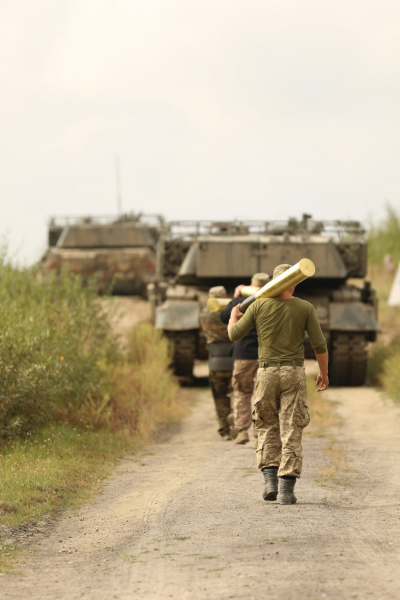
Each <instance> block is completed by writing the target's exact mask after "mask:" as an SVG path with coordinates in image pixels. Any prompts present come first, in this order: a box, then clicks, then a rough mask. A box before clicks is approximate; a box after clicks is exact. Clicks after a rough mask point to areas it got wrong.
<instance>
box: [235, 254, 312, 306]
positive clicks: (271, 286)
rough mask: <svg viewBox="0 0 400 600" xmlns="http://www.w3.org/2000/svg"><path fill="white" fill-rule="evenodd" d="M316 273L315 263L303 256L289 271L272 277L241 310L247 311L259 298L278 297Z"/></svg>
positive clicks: (245, 302) (247, 299)
mask: <svg viewBox="0 0 400 600" xmlns="http://www.w3.org/2000/svg"><path fill="white" fill-rule="evenodd" d="M314 273H315V265H314V263H313V262H312V261H311V260H309V259H308V258H302V259H301V260H300V261H299V262H298V263H296V264H295V265H293V267H290V269H288V270H287V271H285V272H284V273H282V274H281V275H278V277H275V279H271V281H269V282H268V283H266V284H265V285H264V286H263V287H262V288H260V289H259V290H257V292H256V293H255V294H253V295H251V296H249V297H248V298H246V300H243V302H242V303H241V304H240V311H241V312H242V313H244V312H246V310H247V309H248V307H249V306H250V305H251V304H252V303H253V302H254V301H255V300H258V299H259V298H276V297H277V296H279V295H280V294H282V293H283V292H286V290H288V289H290V288H291V287H292V286H294V285H297V284H298V283H300V282H301V281H304V279H307V277H312V275H314Z"/></svg>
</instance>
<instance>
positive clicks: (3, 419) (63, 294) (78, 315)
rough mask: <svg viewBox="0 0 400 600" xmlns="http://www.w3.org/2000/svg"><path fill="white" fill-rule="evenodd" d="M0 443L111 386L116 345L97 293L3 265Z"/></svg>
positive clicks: (73, 281) (71, 280)
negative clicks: (110, 368) (109, 375)
mask: <svg viewBox="0 0 400 600" xmlns="http://www.w3.org/2000/svg"><path fill="white" fill-rule="evenodd" d="M0 303H1V313H0V438H10V437H13V436H15V435H17V434H21V433H24V432H27V431H30V430H32V429H34V428H37V427H39V426H42V425H44V424H45V423H47V422H48V421H50V420H52V419H54V418H56V416H57V415H61V414H62V413H63V411H65V409H66V408H68V410H69V411H70V412H71V411H74V410H76V411H78V410H79V407H80V405H81V403H82V402H83V401H84V400H85V398H86V397H87V396H88V394H89V393H97V392H99V391H100V390H103V389H104V388H105V387H106V386H107V365H108V364H112V363H114V362H116V361H117V358H118V349H117V341H116V339H115V336H114V335H113V332H112V330H111V325H110V322H109V320H108V319H107V318H105V315H104V310H103V307H102V304H101V302H100V300H99V298H98V296H97V294H96V293H95V291H94V289H93V287H90V286H89V287H87V288H82V286H81V283H80V281H79V279H78V278H76V277H73V276H71V274H69V273H68V272H67V271H66V270H63V271H62V272H61V274H60V276H58V277H56V276H50V277H48V278H46V279H44V280H42V281H41V280H40V279H39V277H38V268H18V267H16V266H14V265H12V264H11V263H10V261H8V260H7V258H6V257H5V255H4V253H3V256H2V258H1V260H0Z"/></svg>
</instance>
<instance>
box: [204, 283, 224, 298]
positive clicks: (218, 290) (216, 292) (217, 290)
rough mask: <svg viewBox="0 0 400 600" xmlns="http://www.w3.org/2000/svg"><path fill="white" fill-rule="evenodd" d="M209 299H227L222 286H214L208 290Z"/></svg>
mask: <svg viewBox="0 0 400 600" xmlns="http://www.w3.org/2000/svg"><path fill="white" fill-rule="evenodd" d="M208 296H209V298H227V297H228V294H227V292H226V289H225V288H224V286H223V285H216V286H215V287H212V288H210V289H209V290H208Z"/></svg>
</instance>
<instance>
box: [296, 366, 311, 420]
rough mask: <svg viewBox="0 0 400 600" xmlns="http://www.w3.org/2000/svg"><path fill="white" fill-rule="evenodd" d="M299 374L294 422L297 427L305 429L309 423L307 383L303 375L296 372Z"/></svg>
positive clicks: (299, 371) (300, 371) (300, 372)
mask: <svg viewBox="0 0 400 600" xmlns="http://www.w3.org/2000/svg"><path fill="white" fill-rule="evenodd" d="M298 373H299V391H298V393H297V398H296V409H295V415H294V421H295V423H296V425H297V426H298V427H307V425H308V424H309V422H310V411H309V410H308V406H307V382H306V378H305V373H304V372H303V371H302V370H300V369H299V370H298Z"/></svg>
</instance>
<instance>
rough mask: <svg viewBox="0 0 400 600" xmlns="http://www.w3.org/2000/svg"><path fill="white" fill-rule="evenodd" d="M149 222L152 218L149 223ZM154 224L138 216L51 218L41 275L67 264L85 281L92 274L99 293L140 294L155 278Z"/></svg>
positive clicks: (156, 234)
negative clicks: (111, 289)
mask: <svg viewBox="0 0 400 600" xmlns="http://www.w3.org/2000/svg"><path fill="white" fill-rule="evenodd" d="M153 220H154V219H153ZM158 235H159V225H158V221H157V222H156V223H149V222H147V221H146V220H142V219H141V218H140V217H132V218H129V217H125V218H121V219H117V220H112V219H107V218H104V219H101V218H98V219H95V218H88V219H68V218H64V219H52V220H51V221H50V225H49V246H50V247H49V249H48V251H47V253H46V255H45V257H44V259H43V271H44V272H46V271H52V270H55V271H59V270H60V269H61V267H62V266H63V265H67V266H68V269H69V271H71V272H72V273H75V274H77V275H79V276H80V277H81V279H82V281H83V283H85V282H86V281H87V280H88V279H89V277H91V276H93V275H96V285H97V289H98V291H99V292H104V291H105V290H106V289H108V288H109V286H110V285H111V284H113V291H114V293H123V294H141V293H142V294H143V293H145V290H146V286H147V284H148V283H150V282H151V281H153V279H154V278H155V269H156V243H157V238H158Z"/></svg>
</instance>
